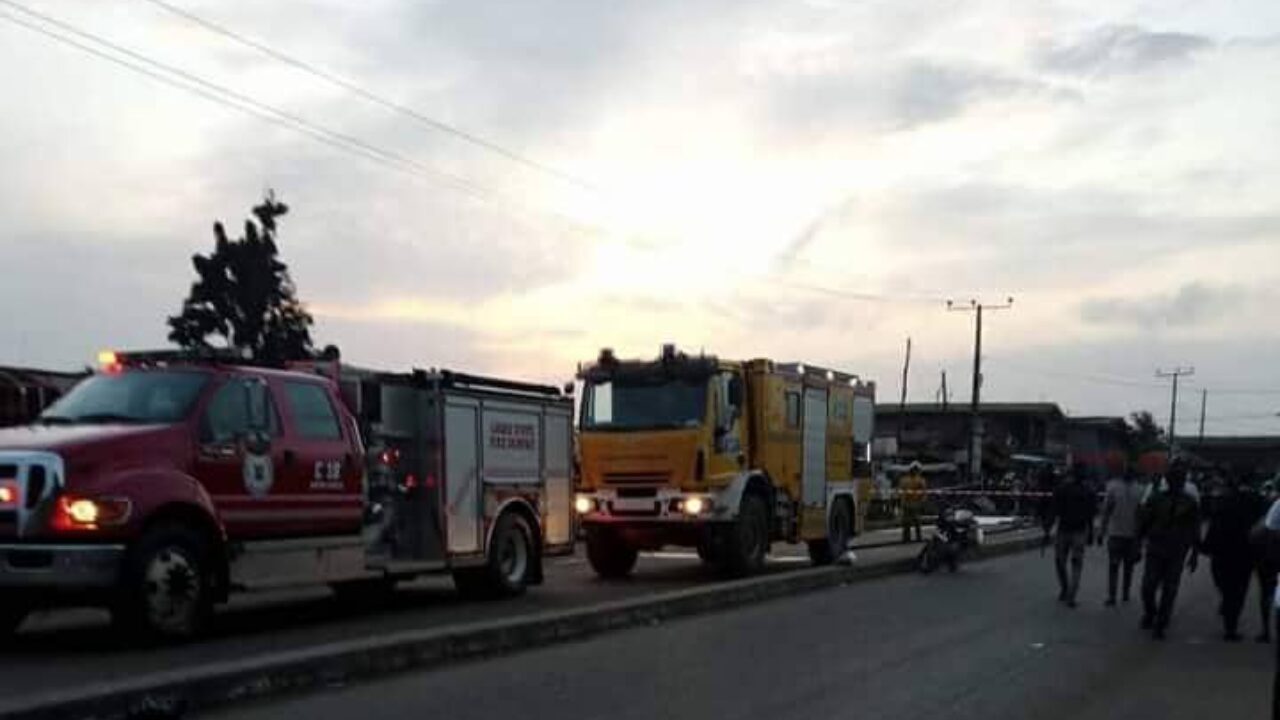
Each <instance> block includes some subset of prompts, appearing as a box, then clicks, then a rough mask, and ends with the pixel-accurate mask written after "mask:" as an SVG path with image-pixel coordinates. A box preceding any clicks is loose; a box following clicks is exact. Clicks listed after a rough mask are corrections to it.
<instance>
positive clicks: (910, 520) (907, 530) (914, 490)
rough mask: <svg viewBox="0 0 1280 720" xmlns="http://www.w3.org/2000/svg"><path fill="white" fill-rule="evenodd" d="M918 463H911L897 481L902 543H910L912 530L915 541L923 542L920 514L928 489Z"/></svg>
mask: <svg viewBox="0 0 1280 720" xmlns="http://www.w3.org/2000/svg"><path fill="white" fill-rule="evenodd" d="M921 470H922V467H921V465H920V463H918V462H913V463H911V466H910V467H908V468H907V473H906V474H905V475H903V476H902V478H901V479H900V480H898V494H899V496H900V497H901V498H902V542H904V543H905V542H911V533H912V531H913V530H914V532H915V539H916V540H923V539H924V531H923V530H922V529H921V527H920V512H921V510H922V509H923V507H924V498H925V493H926V491H927V490H928V488H929V485H928V483H926V482H925V480H924V474H923V473H922V472H921Z"/></svg>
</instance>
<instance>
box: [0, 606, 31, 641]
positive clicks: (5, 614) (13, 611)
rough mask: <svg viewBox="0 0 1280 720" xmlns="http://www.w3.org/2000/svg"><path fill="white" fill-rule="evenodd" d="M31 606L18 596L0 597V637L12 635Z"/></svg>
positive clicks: (25, 617)
mask: <svg viewBox="0 0 1280 720" xmlns="http://www.w3.org/2000/svg"><path fill="white" fill-rule="evenodd" d="M30 612H31V606H30V605H28V604H27V603H26V602H25V601H23V600H20V599H18V598H3V599H0V637H5V636H8V635H12V634H13V633H14V632H16V631H17V629H18V626H19V625H21V624H22V621H23V620H25V619H27V614H28V613H30Z"/></svg>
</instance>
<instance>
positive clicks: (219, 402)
mask: <svg viewBox="0 0 1280 720" xmlns="http://www.w3.org/2000/svg"><path fill="white" fill-rule="evenodd" d="M251 432H268V433H269V434H271V435H279V434H280V422H279V419H278V418H277V416H276V412H275V408H274V407H272V405H271V395H270V393H269V392H268V390H267V387H266V385H265V384H263V383H260V382H255V381H250V382H245V381H243V380H231V381H229V382H227V384H225V385H223V386H222V387H220V388H218V392H217V393H216V394H214V396H213V399H212V400H210V401H209V405H208V407H206V408H205V411H204V418H203V419H202V422H201V425H200V437H201V439H202V440H203V441H205V442H209V443H227V442H232V441H234V440H236V439H237V438H239V437H241V436H243V435H246V434H248V433H251Z"/></svg>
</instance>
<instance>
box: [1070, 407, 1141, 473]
mask: <svg viewBox="0 0 1280 720" xmlns="http://www.w3.org/2000/svg"><path fill="white" fill-rule="evenodd" d="M1067 441H1068V443H1069V444H1070V446H1071V461H1072V463H1075V464H1079V465H1083V466H1084V468H1085V473H1086V475H1087V477H1088V478H1089V479H1090V480H1096V481H1105V480H1108V479H1110V478H1113V477H1118V476H1119V475H1120V474H1122V473H1123V472H1124V468H1125V464H1126V462H1127V461H1128V458H1129V450H1130V449H1129V425H1128V423H1126V422H1125V419H1124V418H1122V417H1073V418H1068V419H1067Z"/></svg>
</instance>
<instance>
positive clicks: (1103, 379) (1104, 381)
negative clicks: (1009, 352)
mask: <svg viewBox="0 0 1280 720" xmlns="http://www.w3.org/2000/svg"><path fill="white" fill-rule="evenodd" d="M986 360H987V362H994V363H995V364H997V365H1000V366H1002V367H1005V368H1007V369H1010V370H1013V371H1014V372H1020V373H1023V374H1029V375H1045V376H1049V377H1059V378H1066V379H1068V380H1079V381H1081V382H1090V383H1097V384H1099V385H1117V386H1123V387H1133V388H1141V389H1143V390H1156V389H1159V390H1163V389H1164V388H1165V387H1166V386H1165V385H1162V384H1159V383H1154V382H1147V381H1143V380H1131V379H1127V378H1121V377H1118V376H1111V375H1103V374H1091V373H1077V372H1069V371H1066V370H1049V369H1046V368H1040V367H1033V366H1030V365H1023V364H1021V363H1017V362H1010V361H1009V360H1006V359H1004V358H1000V357H994V358H991V357H989V358H987V359H986Z"/></svg>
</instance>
